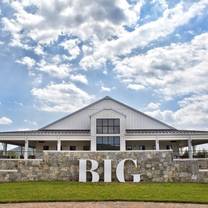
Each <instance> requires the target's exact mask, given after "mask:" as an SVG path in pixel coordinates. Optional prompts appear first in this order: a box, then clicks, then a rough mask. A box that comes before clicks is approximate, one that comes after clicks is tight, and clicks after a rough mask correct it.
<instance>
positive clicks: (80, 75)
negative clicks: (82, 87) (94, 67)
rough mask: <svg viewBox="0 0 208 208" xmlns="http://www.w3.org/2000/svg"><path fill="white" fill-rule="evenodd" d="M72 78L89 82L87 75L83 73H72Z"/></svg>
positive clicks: (84, 82)
mask: <svg viewBox="0 0 208 208" xmlns="http://www.w3.org/2000/svg"><path fill="white" fill-rule="evenodd" d="M70 79H71V80H73V81H78V82H81V83H83V84H88V80H87V78H86V76H84V75H83V74H75V75H73V74H71V75H70Z"/></svg>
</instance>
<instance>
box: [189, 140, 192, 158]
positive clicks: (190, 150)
mask: <svg viewBox="0 0 208 208" xmlns="http://www.w3.org/2000/svg"><path fill="white" fill-rule="evenodd" d="M188 155H189V159H192V158H193V146H192V140H191V138H190V139H188Z"/></svg>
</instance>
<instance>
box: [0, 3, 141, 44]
mask: <svg viewBox="0 0 208 208" xmlns="http://www.w3.org/2000/svg"><path fill="white" fill-rule="evenodd" d="M31 5H32V6H33V7H35V8H36V10H35V12H33V13H31V12H28V11H27V10H26V9H25V8H27V7H28V6H31ZM10 6H11V7H12V8H13V9H14V10H15V12H16V15H15V16H16V18H12V19H9V18H4V20H3V23H4V26H5V29H6V30H8V31H10V32H11V33H12V34H14V32H15V33H20V31H21V30H22V29H23V28H24V29H25V33H26V34H27V35H28V36H30V37H31V38H32V39H33V40H36V41H38V42H41V43H48V42H50V41H54V40H56V39H57V38H58V36H59V35H60V34H61V33H69V34H73V35H77V36H80V37H81V38H82V39H87V38H88V37H89V36H90V37H92V36H96V38H98V39H103V38H108V37H111V36H112V34H114V33H115V32H116V33H117V32H118V31H122V30H123V29H122V27H121V26H120V25H121V24H122V23H123V22H125V21H127V22H129V23H130V24H131V23H133V22H135V21H136V19H137V16H136V12H135V11H134V9H132V7H131V6H130V5H129V4H128V2H127V1H123V0H116V1H111V0H98V1H91V0H86V1H81V0H77V1H70V0H65V1H62V0H51V1H50V2H47V1H37V0H31V1H25V0H20V1H14V0H12V1H11V3H10ZM101 31H102V32H101Z"/></svg>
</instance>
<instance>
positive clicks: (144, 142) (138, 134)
mask: <svg viewBox="0 0 208 208" xmlns="http://www.w3.org/2000/svg"><path fill="white" fill-rule="evenodd" d="M126 150H129V151H130V150H157V151H159V150H172V151H173V156H174V158H189V159H192V158H208V131H188V130H176V129H175V130H174V129H173V130H172V129H171V130H127V136H126Z"/></svg>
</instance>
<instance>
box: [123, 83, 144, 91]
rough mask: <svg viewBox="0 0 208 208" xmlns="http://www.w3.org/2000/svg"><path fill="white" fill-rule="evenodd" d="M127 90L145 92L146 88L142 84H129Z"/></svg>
mask: <svg viewBox="0 0 208 208" xmlns="http://www.w3.org/2000/svg"><path fill="white" fill-rule="evenodd" d="M127 88H129V89H132V90H143V89H144V88H145V87H144V86H143V85H140V84H128V86H127Z"/></svg>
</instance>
